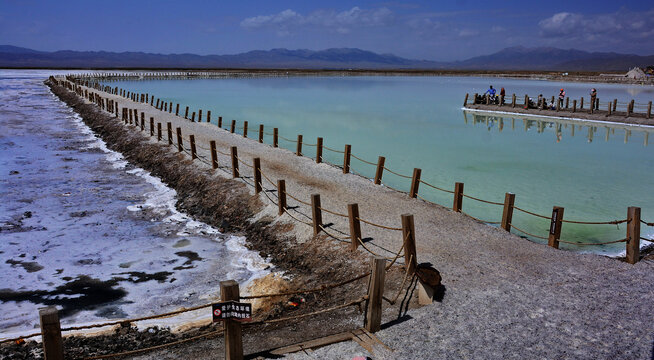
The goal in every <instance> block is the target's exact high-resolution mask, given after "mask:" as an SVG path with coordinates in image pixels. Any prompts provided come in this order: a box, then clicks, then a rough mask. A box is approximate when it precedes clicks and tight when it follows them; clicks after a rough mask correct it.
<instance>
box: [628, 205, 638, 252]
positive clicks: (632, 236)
mask: <svg viewBox="0 0 654 360" xmlns="http://www.w3.org/2000/svg"><path fill="white" fill-rule="evenodd" d="M627 220H628V222H627V262H628V263H630V264H635V263H637V262H638V261H639V260H640V208H639V207H635V206H630V207H629V208H628V209H627Z"/></svg>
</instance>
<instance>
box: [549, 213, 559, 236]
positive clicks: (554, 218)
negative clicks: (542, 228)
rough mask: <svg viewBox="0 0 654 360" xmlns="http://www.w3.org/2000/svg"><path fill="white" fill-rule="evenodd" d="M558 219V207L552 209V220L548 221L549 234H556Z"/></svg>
mask: <svg viewBox="0 0 654 360" xmlns="http://www.w3.org/2000/svg"><path fill="white" fill-rule="evenodd" d="M558 219H559V209H553V210H552V222H551V223H550V234H551V235H555V234H556V222H557V220H558Z"/></svg>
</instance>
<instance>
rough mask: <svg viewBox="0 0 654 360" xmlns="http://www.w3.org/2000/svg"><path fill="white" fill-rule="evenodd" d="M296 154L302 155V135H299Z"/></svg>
mask: <svg viewBox="0 0 654 360" xmlns="http://www.w3.org/2000/svg"><path fill="white" fill-rule="evenodd" d="M295 155H297V156H302V135H299V134H298V136H297V148H296V149H295Z"/></svg>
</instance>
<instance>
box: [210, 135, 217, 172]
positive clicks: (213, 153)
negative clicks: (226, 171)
mask: <svg viewBox="0 0 654 360" xmlns="http://www.w3.org/2000/svg"><path fill="white" fill-rule="evenodd" d="M209 147H210V148H211V167H212V168H213V169H217V168H218V152H217V151H216V141H215V140H211V141H210V142H209Z"/></svg>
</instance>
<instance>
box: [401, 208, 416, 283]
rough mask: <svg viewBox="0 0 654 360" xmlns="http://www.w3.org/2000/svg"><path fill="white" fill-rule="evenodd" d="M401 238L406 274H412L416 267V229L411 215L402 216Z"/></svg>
mask: <svg viewBox="0 0 654 360" xmlns="http://www.w3.org/2000/svg"><path fill="white" fill-rule="evenodd" d="M402 238H403V239H404V263H405V264H407V265H406V266H407V272H408V273H409V274H413V273H414V272H415V271H416V267H417V266H418V259H417V258H416V256H417V255H416V228H415V225H414V223H413V215H410V214H404V215H402Z"/></svg>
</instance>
